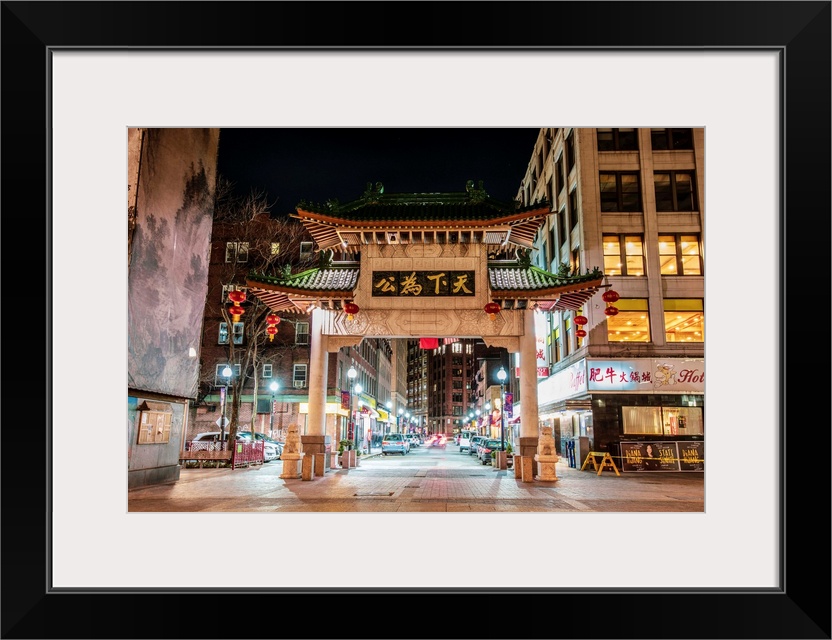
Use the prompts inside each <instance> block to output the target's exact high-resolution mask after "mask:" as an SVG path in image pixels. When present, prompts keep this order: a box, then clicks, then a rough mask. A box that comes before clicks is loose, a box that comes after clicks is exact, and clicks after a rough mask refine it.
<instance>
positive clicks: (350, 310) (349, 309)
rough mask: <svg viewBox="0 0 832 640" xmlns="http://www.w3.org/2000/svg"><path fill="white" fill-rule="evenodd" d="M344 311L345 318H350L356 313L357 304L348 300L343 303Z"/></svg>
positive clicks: (357, 309)
mask: <svg viewBox="0 0 832 640" xmlns="http://www.w3.org/2000/svg"><path fill="white" fill-rule="evenodd" d="M344 311H346V313H347V320H352V319H353V317H354V316H355V314H356V313H358V311H359V308H358V305H357V304H355V303H354V302H348V303H347V304H345V305H344Z"/></svg>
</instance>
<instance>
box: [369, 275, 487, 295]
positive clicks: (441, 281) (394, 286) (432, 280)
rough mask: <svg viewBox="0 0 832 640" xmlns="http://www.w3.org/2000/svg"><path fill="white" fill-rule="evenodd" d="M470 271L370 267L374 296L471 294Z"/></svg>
mask: <svg viewBox="0 0 832 640" xmlns="http://www.w3.org/2000/svg"><path fill="white" fill-rule="evenodd" d="M475 293H476V289H475V287H474V272H473V271H373V295H374V296H409V297H413V298H427V297H434V296H473V295H474V294H475Z"/></svg>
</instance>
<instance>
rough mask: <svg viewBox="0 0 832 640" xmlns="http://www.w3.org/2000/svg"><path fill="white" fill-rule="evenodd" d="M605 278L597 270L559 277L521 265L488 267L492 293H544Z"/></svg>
mask: <svg viewBox="0 0 832 640" xmlns="http://www.w3.org/2000/svg"><path fill="white" fill-rule="evenodd" d="M603 276H604V274H603V273H601V271H600V270H598V269H597V268H596V269H595V270H593V271H591V272H589V273H585V274H582V275H571V276H564V275H557V274H554V273H549V272H548V271H544V270H543V269H541V268H539V267H534V266H522V265H520V264H519V263H509V264H506V265H500V266H497V265H495V264H493V263H492V264H489V266H488V284H489V285H490V286H491V291H492V292H495V293H499V292H500V291H529V292H532V291H542V290H547V289H559V288H561V287H570V286H574V285H579V284H582V283H584V282H593V281H595V280H598V279H599V278H602V277H603Z"/></svg>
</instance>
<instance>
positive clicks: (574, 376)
mask: <svg viewBox="0 0 832 640" xmlns="http://www.w3.org/2000/svg"><path fill="white" fill-rule="evenodd" d="M580 393H586V360H581V361H579V362H576V363H575V364H572V365H569V366H568V367H566V369H564V370H563V371H558V372H557V373H556V374H555V375H553V376H549V377H548V378H546V379H545V380H541V381H540V383H539V384H538V385H537V397H538V398H546V399H547V401H557V400H562V399H564V398H569V397H571V396H574V395H577V394H580Z"/></svg>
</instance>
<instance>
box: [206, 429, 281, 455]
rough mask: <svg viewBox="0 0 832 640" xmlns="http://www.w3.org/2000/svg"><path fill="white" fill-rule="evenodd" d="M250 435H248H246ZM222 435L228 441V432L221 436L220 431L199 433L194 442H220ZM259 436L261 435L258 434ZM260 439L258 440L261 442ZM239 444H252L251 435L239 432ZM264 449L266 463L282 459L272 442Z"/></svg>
mask: <svg viewBox="0 0 832 640" xmlns="http://www.w3.org/2000/svg"><path fill="white" fill-rule="evenodd" d="M246 433H248V435H246ZM220 435H222V436H224V439H225V440H228V432H227V431H226V432H225V433H223V434H220V432H219V431H206V432H204V433H198V434H196V435H195V436H194V439H193V440H192V442H219V441H220ZM258 435H259V434H258ZM259 439H260V438H258V440H259ZM237 442H251V433H250V432H244V433H242V434H241V433H240V432H239V431H238V432H237ZM264 445H265V446H264V447H263V459H264V460H265V461H266V462H271V461H272V460H279V459H280V453H281V451H280V448H279V447H278V446H277V445H275V444H274V443H271V442H268V441H266V442H264Z"/></svg>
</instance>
